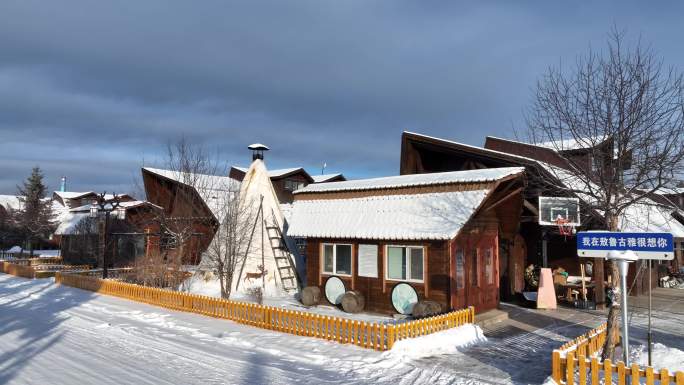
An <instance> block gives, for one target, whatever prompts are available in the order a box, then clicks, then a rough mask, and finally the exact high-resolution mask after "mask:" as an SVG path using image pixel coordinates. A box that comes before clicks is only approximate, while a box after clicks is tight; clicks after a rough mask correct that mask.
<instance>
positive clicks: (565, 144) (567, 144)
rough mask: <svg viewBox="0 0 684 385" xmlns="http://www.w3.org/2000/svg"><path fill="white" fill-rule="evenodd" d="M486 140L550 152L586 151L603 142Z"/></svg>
mask: <svg viewBox="0 0 684 385" xmlns="http://www.w3.org/2000/svg"><path fill="white" fill-rule="evenodd" d="M487 137H488V138H492V139H496V140H503V141H506V142H511V143H519V144H525V145H528V146H536V147H543V148H547V149H550V150H554V151H566V150H580V149H587V148H592V147H595V146H597V145H599V144H601V143H603V142H604V141H605V140H600V138H598V137H596V138H578V139H575V138H572V139H559V140H551V141H546V142H540V143H532V142H523V141H520V140H515V139H509V138H500V137H498V136H492V135H488V136H487Z"/></svg>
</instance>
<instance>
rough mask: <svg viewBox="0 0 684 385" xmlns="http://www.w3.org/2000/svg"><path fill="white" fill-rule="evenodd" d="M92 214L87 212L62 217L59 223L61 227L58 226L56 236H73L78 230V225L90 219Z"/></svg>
mask: <svg viewBox="0 0 684 385" xmlns="http://www.w3.org/2000/svg"><path fill="white" fill-rule="evenodd" d="M89 215H90V214H89V213H87V212H85V213H72V212H70V213H68V214H66V215H62V216H61V218H60V221H59V225H58V226H57V230H55V234H56V235H69V234H73V233H74V231H75V230H76V226H77V225H78V223H79V222H81V220H83V219H85V218H88V216H89Z"/></svg>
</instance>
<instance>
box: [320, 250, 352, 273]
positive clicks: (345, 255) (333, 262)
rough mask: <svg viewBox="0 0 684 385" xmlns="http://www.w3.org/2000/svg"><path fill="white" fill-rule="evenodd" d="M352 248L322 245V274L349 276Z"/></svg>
mask: <svg viewBox="0 0 684 385" xmlns="http://www.w3.org/2000/svg"><path fill="white" fill-rule="evenodd" d="M351 256H352V246H351V245H338V244H323V263H322V266H323V273H325V274H336V275H351V273H352V268H351V265H352V263H351V261H352V257H351Z"/></svg>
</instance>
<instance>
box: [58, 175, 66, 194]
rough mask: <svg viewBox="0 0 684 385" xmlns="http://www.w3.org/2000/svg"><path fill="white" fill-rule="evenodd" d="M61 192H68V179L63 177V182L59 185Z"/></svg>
mask: <svg viewBox="0 0 684 385" xmlns="http://www.w3.org/2000/svg"><path fill="white" fill-rule="evenodd" d="M59 191H61V192H65V191H66V177H65V176H63V177H62V180H61V182H60V183H59Z"/></svg>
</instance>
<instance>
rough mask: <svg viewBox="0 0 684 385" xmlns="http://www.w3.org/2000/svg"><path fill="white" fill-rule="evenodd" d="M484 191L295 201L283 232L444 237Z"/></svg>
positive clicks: (469, 213) (451, 233) (322, 235)
mask: <svg viewBox="0 0 684 385" xmlns="http://www.w3.org/2000/svg"><path fill="white" fill-rule="evenodd" d="M488 192H489V190H487V189H484V190H471V191H457V192H443V193H428V194H409V195H383V196H371V197H365V198H351V199H316V200H302V201H295V202H294V204H293V205H292V209H291V213H290V227H289V229H288V231H287V235H288V236H292V237H307V238H312V237H314V238H354V239H384V240H425V239H435V240H448V239H452V238H453V237H455V236H456V234H457V233H458V232H459V231H460V229H461V228H462V227H463V225H464V224H465V223H466V222H467V221H468V220H469V219H470V217H471V216H472V215H473V213H474V212H475V210H477V208H478V207H479V206H480V204H481V203H482V201H483V200H484V199H485V197H486V196H487V193H488Z"/></svg>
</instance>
